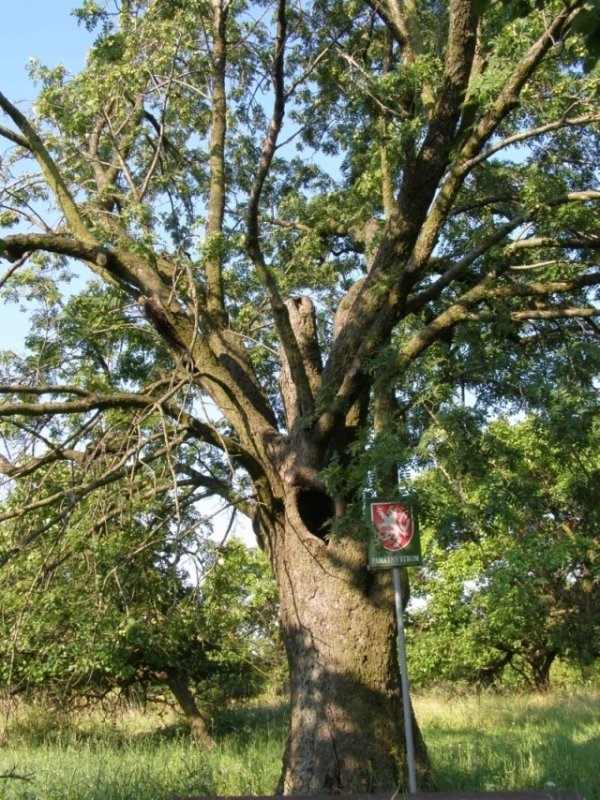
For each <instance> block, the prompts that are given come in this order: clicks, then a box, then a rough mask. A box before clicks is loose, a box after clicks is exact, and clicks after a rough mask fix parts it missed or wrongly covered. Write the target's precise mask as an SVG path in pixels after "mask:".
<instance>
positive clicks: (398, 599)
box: [392, 567, 417, 794]
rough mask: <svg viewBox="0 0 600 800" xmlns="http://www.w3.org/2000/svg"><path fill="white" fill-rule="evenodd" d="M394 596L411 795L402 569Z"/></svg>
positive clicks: (412, 750)
mask: <svg viewBox="0 0 600 800" xmlns="http://www.w3.org/2000/svg"><path fill="white" fill-rule="evenodd" d="M392 571H393V574H394V596H395V600H396V623H397V625H398V658H399V659H400V679H401V680H402V699H403V701H404V702H403V703H402V705H403V707H404V730H405V732H406V760H407V761H408V785H409V787H410V793H411V794H416V793H417V774H416V770H415V745H414V741H413V728H412V714H411V705H410V692H409V688H408V668H407V666H406V640H405V638H404V619H403V616H402V578H401V576H400V567H394V569H393V570H392Z"/></svg>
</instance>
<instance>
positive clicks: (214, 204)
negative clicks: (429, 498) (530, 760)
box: [0, 0, 600, 793]
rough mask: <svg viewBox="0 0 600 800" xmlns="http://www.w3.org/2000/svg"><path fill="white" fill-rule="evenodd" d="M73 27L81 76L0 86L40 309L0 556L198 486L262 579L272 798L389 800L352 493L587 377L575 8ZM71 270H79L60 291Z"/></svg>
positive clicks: (186, 18)
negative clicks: (32, 93) (242, 538)
mask: <svg viewBox="0 0 600 800" xmlns="http://www.w3.org/2000/svg"><path fill="white" fill-rule="evenodd" d="M75 13H76V14H77V15H78V17H79V19H80V20H81V22H82V24H84V25H86V26H88V27H89V28H90V29H91V30H95V31H96V32H97V37H96V40H95V44H94V46H93V47H92V49H91V50H90V53H89V55H88V60H87V64H86V67H85V69H84V70H82V72H81V73H79V74H78V75H73V76H71V75H68V74H66V72H65V70H64V69H63V68H62V67H60V66H58V67H46V66H43V65H40V64H34V65H33V67H32V74H33V77H34V78H35V79H36V80H38V81H39V82H40V84H41V90H40V93H39V96H38V98H37V100H36V102H35V104H34V106H33V108H32V109H31V110H30V111H27V110H23V111H22V110H20V109H19V108H18V107H17V106H16V105H15V104H14V103H13V102H11V100H10V99H9V97H8V96H7V95H6V94H0V108H1V109H2V111H3V112H4V114H5V116H6V118H7V119H6V124H5V125H2V126H0V135H1V136H2V137H3V138H4V140H5V141H6V143H7V149H6V151H5V152H4V154H3V156H2V164H1V181H2V189H1V190H0V191H1V194H0V206H1V211H2V217H1V219H0V221H1V223H2V225H3V227H4V228H5V229H6V230H5V232H3V234H2V238H1V239H0V257H2V258H3V259H5V260H6V261H7V262H8V267H7V269H6V271H5V272H4V275H3V277H2V278H1V286H2V291H3V292H4V293H5V296H6V298H7V299H8V300H14V299H18V298H19V297H23V296H25V297H29V298H32V299H33V300H35V301H36V302H37V303H38V310H37V311H36V313H35V315H34V318H33V320H32V322H33V328H32V333H31V336H30V338H29V339H28V342H27V348H28V349H27V351H26V352H25V353H23V354H20V355H19V356H17V355H15V354H8V355H5V356H4V359H3V362H2V379H1V381H2V383H1V386H0V392H1V393H2V396H3V402H2V404H0V417H1V419H2V435H3V440H4V449H3V453H2V463H1V465H0V466H1V470H2V474H3V475H4V476H5V479H6V483H5V506H4V508H3V511H2V516H1V517H0V520H1V522H2V525H3V530H4V531H6V532H7V534H6V536H5V538H4V541H6V542H8V544H7V545H5V546H4V552H3V553H2V554H1V555H0V564H6V563H7V562H8V561H9V560H10V559H13V558H15V557H17V556H19V555H24V554H27V552H29V550H30V549H31V548H32V547H34V546H35V544H36V542H37V541H39V540H40V539H41V538H43V537H52V536H60V535H61V533H62V532H63V531H64V530H66V529H67V528H68V526H69V525H70V524H71V521H72V520H73V519H74V517H75V516H77V515H78V514H79V513H80V512H79V509H81V508H82V507H83V506H82V504H87V503H89V504H92V505H93V504H94V503H96V506H95V508H96V509H97V511H94V515H93V516H90V517H89V518H88V524H89V525H90V526H92V527H93V526H94V525H95V524H97V522H98V520H99V519H102V520H113V519H115V520H116V519H118V516H119V514H120V513H121V510H122V509H123V507H124V505H129V504H131V503H133V504H141V505H142V506H143V504H144V502H146V500H149V499H150V498H152V501H153V502H154V498H158V497H164V498H167V500H168V503H167V505H168V506H169V508H170V509H171V510H172V512H173V514H174V517H171V518H172V519H175V520H181V519H182V518H183V517H182V515H183V509H184V508H190V509H194V508H196V506H195V504H196V502H197V500H198V499H199V498H202V497H207V496H217V497H220V498H221V499H222V501H223V502H224V503H225V504H226V505H227V506H228V507H229V508H230V509H233V508H235V509H237V510H238V511H239V512H241V513H243V514H246V515H247V516H249V517H250V518H252V520H253V524H254V528H255V530H256V532H257V535H258V537H259V541H260V543H261V546H262V547H263V548H264V550H265V553H266V555H267V557H268V560H269V562H270V564H271V567H272V569H273V572H274V574H275V576H276V579H277V582H278V586H279V593H280V600H281V630H282V635H283V638H284V641H285V644H286V650H287V654H288V660H289V664H290V674H291V678H290V680H291V688H292V701H291V702H292V714H291V723H290V736H289V740H288V744H287V747H286V753H285V756H284V769H283V773H282V779H281V784H280V787H279V789H280V791H282V792H285V793H298V792H300V793H306V792H323V791H325V792H339V791H350V790H352V789H354V790H359V789H360V790H362V789H363V788H365V787H366V786H369V787H370V788H371V789H373V788H381V789H382V790H383V789H388V788H394V787H396V786H397V785H398V782H399V781H400V782H402V780H403V778H402V775H403V773H404V767H405V761H404V756H403V755H402V754H400V755H395V754H398V752H399V751H398V747H397V742H398V740H399V739H400V732H399V730H398V720H399V719H400V718H401V714H400V713H399V708H400V704H401V697H400V689H399V684H398V677H397V664H396V663H395V658H396V656H395V647H394V625H393V612H392V607H391V603H390V602H389V598H390V585H389V576H388V575H385V574H381V575H375V576H370V575H368V574H367V572H366V569H365V564H366V548H365V541H364V539H365V531H364V525H362V524H361V519H362V514H361V511H360V507H361V503H362V496H363V490H364V487H365V485H366V484H367V480H368V476H369V475H370V474H371V473H373V471H374V470H375V469H376V470H377V471H378V474H379V475H380V476H381V475H385V476H386V477H385V482H387V485H388V486H390V487H393V486H394V485H395V477H394V476H395V470H396V468H397V466H398V465H403V464H408V463H409V462H410V459H411V457H412V456H413V455H414V453H415V452H416V447H417V445H418V443H419V441H420V439H421V437H423V436H426V433H427V430H428V428H429V427H430V424H431V421H432V420H434V419H435V418H436V416H439V412H440V410H443V409H444V408H446V407H449V406H451V405H452V404H453V403H455V401H456V398H457V396H460V394H461V393H463V392H470V393H472V394H473V395H474V396H475V398H476V403H477V405H478V408H480V409H483V408H485V409H486V410H487V411H486V413H495V412H497V411H498V410H499V409H501V408H504V409H506V408H507V407H508V406H510V407H511V408H512V409H513V410H517V409H520V410H524V409H526V408H527V407H528V406H529V404H530V403H531V402H532V401H531V397H530V393H529V390H528V387H529V386H531V385H538V384H539V383H540V381H542V376H543V375H546V380H547V381H548V382H549V383H550V382H551V381H552V380H553V374H554V373H556V371H559V370H560V371H563V372H567V373H568V372H569V370H570V374H571V375H572V377H573V380H577V379H578V374H579V365H580V363H581V362H582V359H585V358H586V357H587V353H588V351H589V347H590V345H591V344H593V343H594V342H595V341H596V339H597V335H598V327H597V325H596V322H595V318H596V317H597V316H598V314H599V313H600V310H599V308H598V304H597V286H598V284H599V283H600V270H599V269H598V265H597V257H596V253H597V251H598V246H599V243H600V228H599V226H598V216H597V212H596V208H597V202H598V200H599V199H600V190H599V187H598V163H599V150H598V122H599V121H600V114H599V113H598V67H597V65H596V61H595V56H596V55H597V40H598V31H599V19H600V18H599V15H598V5H597V3H596V2H593V3H592V2H585V0H565V2H563V1H562V0H551V1H550V2H531V3H529V2H515V0H511V2H485V1H484V2H481V0H478V2H472V0H450V2H448V3H438V2H429V0H424V2H421V3H418V4H417V3H414V2H413V0H366V2H361V1H360V0H335V2H322V0H313V2H309V3H307V4H306V3H302V4H300V3H296V2H290V0H277V2H273V3H271V2H268V0H265V1H264V2H263V1H261V2H258V3H253V4H246V3H245V2H243V1H242V0H240V1H238V0H210V1H209V0H187V2H185V3H184V2H179V0H160V2H159V1H158V0H127V2H123V3H121V4H119V5H117V4H114V5H113V4H112V3H111V2H108V0H107V2H98V1H97V0H86V2H84V3H83V4H82V6H81V7H80V8H79V9H78V10H77V11H76V12H75ZM24 112H25V113H24ZM11 229H12V230H11ZM74 262H77V263H78V264H82V265H85V267H87V268H88V270H89V271H90V273H91V275H92V276H93V280H92V281H91V282H90V283H89V284H88V285H87V286H86V287H85V288H80V287H79V286H78V287H77V288H76V289H75V290H73V291H72V293H71V294H70V295H68V296H65V295H64V293H62V292H61V288H62V286H63V283H64V279H65V274H66V272H68V271H69V270H70V269H73V267H72V266H71V265H72V264H73V263H74ZM532 376H533V378H534V380H533V381H532ZM582 381H583V383H584V384H585V385H586V386H587V387H588V388H590V387H591V389H593V386H594V384H593V377H592V376H591V373H590V372H589V371H586V372H585V375H584V377H583V378H582ZM591 389H590V390H591ZM15 485H19V486H22V489H21V490H20V491H18V492H15V490H14V488H13V487H14V486H15ZM107 487H112V491H111V492H110V493H109V494H110V497H111V499H110V500H109V501H108V502H105V501H104V500H102V498H103V497H105V496H106V494H105V493H106V490H107ZM162 524H163V525H167V524H168V522H167V519H166V516H165V517H164V518H163V520H162ZM178 524H179V523H178ZM367 632H368V635H367ZM417 734H418V731H417ZM416 741H417V753H418V759H419V769H420V780H421V784H422V786H426V785H427V781H428V780H429V778H428V775H429V773H428V766H427V759H426V752H425V748H424V745H423V743H422V741H421V740H420V737H419V736H418V735H417V737H416Z"/></svg>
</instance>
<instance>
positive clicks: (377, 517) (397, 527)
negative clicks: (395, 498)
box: [371, 503, 414, 550]
mask: <svg viewBox="0 0 600 800" xmlns="http://www.w3.org/2000/svg"><path fill="white" fill-rule="evenodd" d="M371 519H372V520H373V522H374V523H375V527H376V528H377V535H378V536H379V541H380V542H381V544H382V545H383V546H384V547H385V549H386V550H402V549H403V548H404V547H406V545H407V544H408V543H409V542H410V540H411V539H412V536H413V532H414V524H413V520H412V517H411V515H410V509H409V508H407V507H406V506H404V505H402V503H371Z"/></svg>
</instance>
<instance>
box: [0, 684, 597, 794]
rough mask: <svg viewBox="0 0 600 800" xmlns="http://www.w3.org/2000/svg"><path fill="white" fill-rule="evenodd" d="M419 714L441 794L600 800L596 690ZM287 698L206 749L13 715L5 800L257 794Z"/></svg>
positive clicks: (165, 736) (280, 738) (140, 725)
mask: <svg viewBox="0 0 600 800" xmlns="http://www.w3.org/2000/svg"><path fill="white" fill-rule="evenodd" d="M413 701H414V705H415V710H416V713H417V717H418V719H419V722H420V725H421V728H422V730H423V734H424V736H425V740H426V742H427V744H428V747H429V753H430V756H431V760H432V764H433V769H434V773H435V777H436V780H437V784H438V788H439V789H440V790H485V789H491V788H492V787H495V788H497V789H500V790H512V789H538V790H542V789H544V788H553V786H556V788H568V789H575V790H578V791H579V792H580V794H581V796H582V797H585V799H586V800H600V767H599V765H600V691H595V692H594V691H588V692H585V693H584V692H580V693H573V694H551V695H547V696H538V695H518V696H515V695H512V696H502V695H500V696H494V695H489V694H488V695H485V694H484V695H481V696H476V695H459V694H452V693H446V694H442V693H435V692H430V693H428V694H417V695H416V696H415V697H414V698H413ZM285 732H286V713H285V703H283V702H282V701H281V700H280V699H276V698H271V699H269V700H265V701H263V702H261V703H255V704H253V705H249V706H247V707H245V708H240V709H228V710H225V711H223V712H222V713H221V714H220V715H219V717H218V719H217V720H216V721H215V723H214V725H213V736H214V740H215V745H214V747H213V748H212V749H211V750H206V749H205V748H203V747H200V746H197V745H195V744H193V743H192V742H191V741H190V739H189V736H188V734H187V731H186V729H185V726H182V725H181V724H180V723H178V722H177V720H176V718H175V717H173V716H171V715H164V714H163V715H159V714H157V713H156V712H148V713H146V714H142V713H140V712H139V711H136V712H135V713H134V712H124V713H119V714H111V715H108V716H106V718H103V717H101V716H99V715H98V714H95V715H92V716H78V717H76V718H73V717H61V716H57V715H56V714H51V713H48V712H46V711H43V710H41V709H39V708H35V709H26V710H22V711H21V712H20V713H19V714H18V715H16V716H15V717H13V718H12V719H11V720H10V722H9V725H8V728H7V730H6V737H5V741H4V744H3V746H2V747H0V773H6V772H9V771H10V770H11V769H12V768H13V767H14V768H15V771H16V772H17V773H18V774H19V775H23V776H29V777H31V778H32V781H31V782H29V781H23V780H16V779H9V780H0V798H2V800H134V799H135V800H166V798H169V797H173V796H186V795H187V796H189V795H265V794H267V795H268V794H272V793H273V791H274V790H275V787H276V785H277V780H278V777H279V771H280V767H281V755H282V752H283V746H284V739H285Z"/></svg>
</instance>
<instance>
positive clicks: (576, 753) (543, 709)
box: [414, 691, 600, 800]
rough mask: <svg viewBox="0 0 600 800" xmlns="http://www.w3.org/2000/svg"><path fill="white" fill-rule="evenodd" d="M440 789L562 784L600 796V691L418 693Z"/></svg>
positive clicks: (597, 799) (590, 798)
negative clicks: (561, 692) (566, 692)
mask: <svg viewBox="0 0 600 800" xmlns="http://www.w3.org/2000/svg"><path fill="white" fill-rule="evenodd" d="M414 706H415V711H416V714H417V717H418V719H419V722H420V725H421V728H422V730H423V734H424V736H425V740H426V742H427V745H428V748H429V754H430V757H431V761H432V764H433V769H434V773H435V776H436V780H437V784H438V788H439V789H440V790H451V789H454V790H465V791H466V790H469V789H470V790H486V789H488V790H489V789H491V788H492V787H493V788H496V789H499V790H506V791H509V790H516V789H521V790H523V789H537V790H543V789H545V788H554V787H556V788H562V789H575V790H578V791H579V792H580V793H581V795H582V796H583V797H585V798H586V800H600V692H597V691H596V692H593V691H588V692H585V693H574V694H548V695H510V696H497V695H490V694H483V695H479V696H477V695H466V696H448V695H445V696H444V695H442V694H435V693H429V694H425V695H417V696H416V697H415V698H414Z"/></svg>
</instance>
